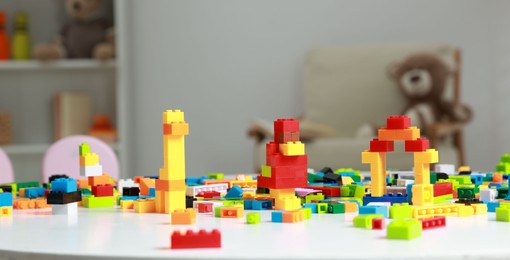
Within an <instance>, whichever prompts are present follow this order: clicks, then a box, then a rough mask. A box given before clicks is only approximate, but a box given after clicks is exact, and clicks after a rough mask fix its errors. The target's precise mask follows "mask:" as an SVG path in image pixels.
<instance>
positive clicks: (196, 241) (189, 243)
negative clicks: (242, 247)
mask: <svg viewBox="0 0 510 260" xmlns="http://www.w3.org/2000/svg"><path fill="white" fill-rule="evenodd" d="M170 248H172V249H191V248H221V232H220V231H219V230H217V229H213V230H212V231H211V232H207V231H205V230H203V229H201V230H200V231H198V232H194V231H193V230H188V231H186V233H181V232H179V231H174V232H173V233H172V235H171V236H170Z"/></svg>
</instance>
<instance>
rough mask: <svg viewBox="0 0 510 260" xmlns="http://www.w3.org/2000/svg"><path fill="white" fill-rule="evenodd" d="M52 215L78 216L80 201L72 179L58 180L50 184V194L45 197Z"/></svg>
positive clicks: (79, 194)
mask: <svg viewBox="0 0 510 260" xmlns="http://www.w3.org/2000/svg"><path fill="white" fill-rule="evenodd" d="M46 198H47V203H48V204H49V205H51V212H52V214H53V215H76V214H78V202H80V201H81V200H82V197H81V191H80V190H78V183H77V182H76V180H75V179H72V178H60V179H56V180H54V181H52V182H51V192H49V193H48V194H47V195H46Z"/></svg>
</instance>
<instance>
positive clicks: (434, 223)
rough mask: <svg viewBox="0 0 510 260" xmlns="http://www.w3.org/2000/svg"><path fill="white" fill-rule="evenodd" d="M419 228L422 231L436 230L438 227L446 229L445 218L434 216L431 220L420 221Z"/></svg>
mask: <svg viewBox="0 0 510 260" xmlns="http://www.w3.org/2000/svg"><path fill="white" fill-rule="evenodd" d="M420 221H421V227H422V229H423V230H426V229H431V228H438V227H446V217H445V216H436V217H433V218H426V219H420Z"/></svg>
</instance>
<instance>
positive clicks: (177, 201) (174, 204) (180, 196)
mask: <svg viewBox="0 0 510 260" xmlns="http://www.w3.org/2000/svg"><path fill="white" fill-rule="evenodd" d="M164 197H165V213H167V214H170V213H172V212H174V211H175V210H176V209H185V208H186V191H168V192H165V194H164Z"/></svg>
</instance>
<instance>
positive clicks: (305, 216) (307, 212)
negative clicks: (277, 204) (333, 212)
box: [300, 208, 312, 219]
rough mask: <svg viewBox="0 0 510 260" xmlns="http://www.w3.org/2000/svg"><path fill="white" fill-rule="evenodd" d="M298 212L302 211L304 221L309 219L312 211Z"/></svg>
mask: <svg viewBox="0 0 510 260" xmlns="http://www.w3.org/2000/svg"><path fill="white" fill-rule="evenodd" d="M300 210H301V211H303V215H304V216H303V218H304V219H310V218H311V217H312V209H311V208H302V209H300Z"/></svg>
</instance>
